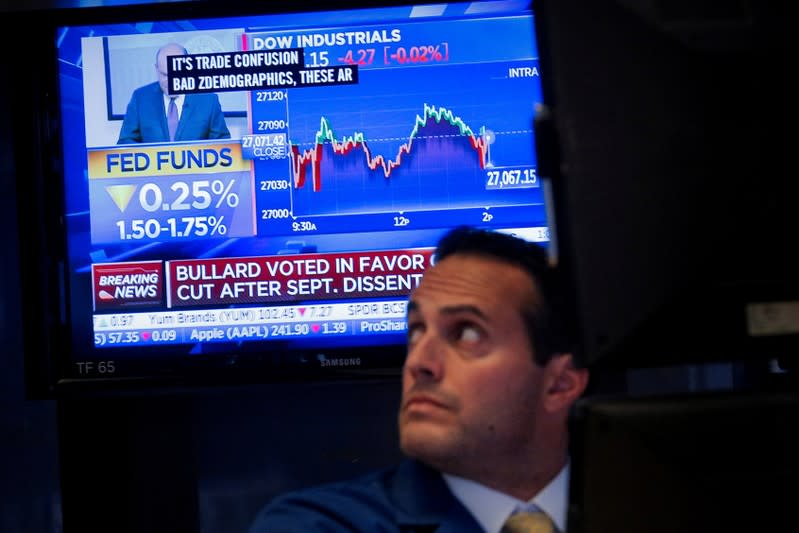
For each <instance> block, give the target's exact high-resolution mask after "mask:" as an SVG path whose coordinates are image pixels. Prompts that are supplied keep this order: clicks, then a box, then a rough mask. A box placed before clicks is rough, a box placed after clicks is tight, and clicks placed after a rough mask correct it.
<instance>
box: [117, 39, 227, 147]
mask: <svg viewBox="0 0 799 533" xmlns="http://www.w3.org/2000/svg"><path fill="white" fill-rule="evenodd" d="M187 53H188V52H187V51H186V49H185V48H184V47H183V46H181V45H180V44H177V43H169V44H166V45H164V46H162V47H161V48H159V49H158V52H157V53H156V55H155V70H156V73H157V75H158V81H156V82H153V83H150V84H148V85H145V86H143V87H139V88H138V89H136V90H135V91H133V95H132V96H131V98H130V102H129V103H128V108H127V111H125V119H124V121H123V122H122V129H121V130H120V132H119V140H118V141H117V144H131V143H151V142H167V141H196V140H202V139H229V138H230V131H229V130H228V128H227V124H225V117H224V115H223V114H222V107H221V106H220V105H219V97H218V96H217V95H216V94H214V93H202V94H186V95H177V94H170V93H169V86H168V83H167V81H168V80H167V58H169V57H170V56H174V55H186V54H187Z"/></svg>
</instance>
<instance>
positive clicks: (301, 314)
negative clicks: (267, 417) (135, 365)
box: [93, 299, 407, 348]
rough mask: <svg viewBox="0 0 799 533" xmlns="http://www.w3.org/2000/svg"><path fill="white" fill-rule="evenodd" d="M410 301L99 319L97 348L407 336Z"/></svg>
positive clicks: (120, 315) (118, 315)
mask: <svg viewBox="0 0 799 533" xmlns="http://www.w3.org/2000/svg"><path fill="white" fill-rule="evenodd" d="M406 313H407V301H406V300H405V299H389V300H380V301H372V302H357V303H353V302H350V303H330V304H322V305H291V306H280V307H246V308H234V309H203V310H194V311H156V312H137V313H114V314H102V315H94V317H93V321H94V345H95V347H98V348H99V347H109V346H121V345H126V346H130V345H134V346H135V345H158V344H187V343H204V342H241V341H253V340H267V339H272V340H285V339H295V338H298V337H331V336H346V335H363V334H397V333H399V334H404V332H405V330H406V327H407V326H406Z"/></svg>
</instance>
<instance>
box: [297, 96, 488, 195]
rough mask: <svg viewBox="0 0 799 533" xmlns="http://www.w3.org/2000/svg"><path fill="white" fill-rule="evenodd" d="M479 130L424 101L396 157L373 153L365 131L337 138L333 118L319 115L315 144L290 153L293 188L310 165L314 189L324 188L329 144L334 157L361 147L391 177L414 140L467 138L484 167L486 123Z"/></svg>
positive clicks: (370, 163) (370, 164)
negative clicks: (323, 165)
mask: <svg viewBox="0 0 799 533" xmlns="http://www.w3.org/2000/svg"><path fill="white" fill-rule="evenodd" d="M442 122H443V124H442ZM451 130H457V133H453V132H452V131H451ZM479 131H480V133H479V134H475V133H474V131H472V128H470V127H469V126H468V125H467V124H466V123H465V122H464V121H463V120H462V119H461V118H460V117H458V116H456V115H455V114H454V113H453V112H452V111H451V110H449V109H446V108H444V107H435V106H433V105H429V104H427V103H425V104H424V109H423V112H422V114H421V115H416V121H415V123H414V125H413V128H412V129H411V132H410V134H409V135H408V140H407V141H406V142H404V143H402V144H401V145H400V147H399V150H398V151H397V153H396V155H395V156H394V157H390V158H386V156H385V155H384V154H374V153H373V151H372V150H371V149H370V148H369V142H368V141H367V140H366V138H365V136H364V134H363V133H362V132H355V133H353V134H352V135H350V136H345V137H342V138H341V139H338V138H336V135H335V134H334V132H333V128H332V127H331V124H330V121H329V120H328V119H327V118H326V117H324V116H323V117H321V119H320V127H319V130H318V131H317V132H316V135H315V138H314V146H313V147H312V148H310V149H308V150H303V151H300V148H299V147H298V146H297V145H292V146H291V150H290V157H291V166H292V174H293V178H294V179H293V182H294V188H295V189H301V188H303V187H304V186H305V182H306V180H307V175H308V169H309V168H310V170H311V178H312V184H313V190H314V192H318V191H320V190H321V188H322V171H321V162H322V159H323V157H324V153H325V151H326V147H329V150H327V151H329V152H332V155H333V156H334V157H335V156H347V155H348V154H350V153H353V152H355V151H361V152H362V153H363V157H364V161H365V163H366V166H367V168H368V169H369V170H371V171H376V170H382V174H383V177H385V178H389V177H390V176H391V173H392V171H393V170H394V169H396V168H398V167H400V166H401V165H402V161H403V157H404V156H406V155H409V154H411V151H412V149H413V145H414V141H416V142H417V143H418V142H424V141H426V140H429V139H447V138H450V139H451V138H456V139H457V138H464V139H467V140H468V142H469V144H470V146H471V147H472V149H473V150H474V151H475V154H476V157H477V160H478V163H479V165H480V169H485V167H486V160H487V153H488V149H489V143H488V142H487V139H486V135H485V127H481V128H480V130H479Z"/></svg>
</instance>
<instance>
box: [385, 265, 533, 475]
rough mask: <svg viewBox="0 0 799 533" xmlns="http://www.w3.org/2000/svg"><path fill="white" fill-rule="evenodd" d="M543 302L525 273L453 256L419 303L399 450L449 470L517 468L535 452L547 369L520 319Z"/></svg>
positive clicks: (422, 289)
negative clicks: (514, 463) (527, 307)
mask: <svg viewBox="0 0 799 533" xmlns="http://www.w3.org/2000/svg"><path fill="white" fill-rule="evenodd" d="M536 297H537V292H536V289H535V287H534V285H533V282H532V281H531V280H530V278H529V277H528V276H527V275H526V273H525V272H524V271H523V270H522V269H521V268H519V267H516V266H513V265H509V264H505V263H503V262H501V261H498V260H494V259H490V258H483V257H478V256H474V255H453V256H449V257H447V258H446V259H444V260H442V261H441V262H439V263H438V264H437V265H435V266H434V267H432V268H430V269H428V270H427V272H425V275H424V277H423V278H422V282H421V283H420V285H419V287H418V288H417V289H416V290H415V291H414V293H413V295H412V296H411V300H410V302H411V303H410V306H409V312H408V355H407V360H406V362H405V367H404V370H403V391H402V405H401V407H400V412H399V430H400V446H401V448H402V450H403V452H405V453H406V454H407V455H409V456H411V457H415V458H417V459H420V460H422V461H424V462H426V463H428V464H431V465H433V466H434V467H437V468H439V469H441V470H443V471H446V472H449V473H452V474H456V475H462V476H464V477H470V474H472V472H471V469H473V468H475V467H478V468H479V467H481V466H483V467H485V466H487V465H490V464H491V462H492V461H495V460H499V461H504V460H506V459H508V460H513V458H514V457H515V456H518V455H522V454H527V455H529V452H530V450H532V449H534V448H535V445H534V436H535V433H536V416H537V415H539V414H540V404H541V385H540V384H541V379H542V375H543V372H544V370H543V369H541V368H540V367H538V366H537V365H536V364H535V363H534V361H533V354H532V352H531V351H532V348H531V346H530V342H529V337H528V334H527V330H526V327H525V324H524V323H523V320H522V316H521V313H520V310H521V308H522V305H523V303H528V304H529V303H530V302H534V301H535V298H536Z"/></svg>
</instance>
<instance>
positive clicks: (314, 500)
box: [250, 459, 483, 533]
mask: <svg viewBox="0 0 799 533" xmlns="http://www.w3.org/2000/svg"><path fill="white" fill-rule="evenodd" d="M322 531H324V532H326V533H328V532H329V533H334V532H355V531H357V532H362V533H390V532H403V533H412V532H413V533H422V532H431V533H432V532H436V533H483V529H482V528H481V527H480V525H479V524H478V523H477V521H476V520H475V519H474V518H473V517H472V515H471V514H470V513H469V511H467V510H466V508H465V507H463V505H461V503H460V502H459V501H458V500H457V499H456V498H455V497H454V496H453V495H452V493H451V492H450V491H449V488H448V487H447V485H446V483H445V482H444V480H443V478H442V477H441V474H439V473H438V472H437V471H435V470H432V469H431V468H429V467H427V466H425V465H423V464H421V463H419V462H417V461H413V460H410V459H408V460H405V461H403V462H401V463H400V464H399V465H398V466H397V467H395V468H390V469H387V470H381V471H378V472H374V473H371V474H367V475H365V476H363V477H360V478H357V479H354V480H351V481H345V482H339V483H332V484H327V485H322V486H319V487H314V488H310V489H305V490H302V491H297V492H293V493H289V494H286V495H283V496H279V497H278V498H276V499H275V500H274V501H273V502H272V503H270V504H269V505H267V506H266V507H265V508H264V509H263V510H262V511H261V512H260V513H259V515H258V517H257V518H256V520H255V522H254V523H253V525H252V528H251V529H250V533H299V532H303V533H304V532H322Z"/></svg>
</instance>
